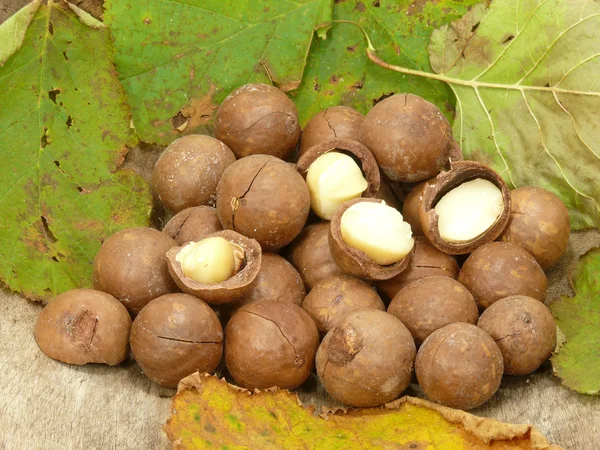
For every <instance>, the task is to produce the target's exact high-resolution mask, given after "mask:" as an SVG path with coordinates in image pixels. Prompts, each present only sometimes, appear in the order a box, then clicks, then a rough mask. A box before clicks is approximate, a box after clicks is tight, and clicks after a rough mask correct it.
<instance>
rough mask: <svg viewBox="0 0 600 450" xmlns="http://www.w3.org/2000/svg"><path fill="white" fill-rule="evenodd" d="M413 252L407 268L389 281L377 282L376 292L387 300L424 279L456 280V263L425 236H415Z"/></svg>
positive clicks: (454, 259) (457, 268) (452, 257)
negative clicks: (414, 282) (442, 278)
mask: <svg viewBox="0 0 600 450" xmlns="http://www.w3.org/2000/svg"><path fill="white" fill-rule="evenodd" d="M414 239H415V251H414V253H413V255H412V258H411V259H410V262H409V263H408V267H407V268H406V269H405V270H403V271H402V272H400V273H399V274H398V275H396V276H395V277H393V278H390V279H389V280H382V281H378V282H377V290H378V291H379V292H380V293H381V294H383V297H384V298H386V299H387V300H391V299H393V298H394V296H395V295H396V294H397V293H398V292H399V291H400V289H402V288H403V287H405V286H407V285H408V284H410V283H412V282H413V281H416V280H420V279H423V278H426V277H433V276H444V277H450V278H453V279H456V278H458V271H459V267H458V262H457V261H456V258H455V257H454V256H452V255H448V254H446V253H442V252H441V251H439V250H438V249H437V248H435V247H434V246H433V245H431V243H430V242H429V241H428V240H427V238H426V237H425V236H415V238H414Z"/></svg>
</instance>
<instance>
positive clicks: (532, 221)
mask: <svg viewBox="0 0 600 450" xmlns="http://www.w3.org/2000/svg"><path fill="white" fill-rule="evenodd" d="M510 199H511V201H512V207H511V213H510V219H509V221H508V225H506V228H504V231H503V232H502V234H501V235H500V240H502V241H505V242H512V243H513V244H518V245H520V246H521V247H523V248H524V249H525V250H527V251H528V252H529V253H531V255H532V256H533V257H534V258H535V260H536V261H537V262H538V264H539V265H540V266H541V267H542V269H544V270H546V269H549V268H551V267H552V266H554V265H555V264H556V263H557V262H558V260H559V259H560V257H561V256H562V255H563V254H564V253H565V251H566V250H567V246H568V245H569V237H570V235H571V224H570V222H569V211H568V210H567V207H566V206H565V204H564V203H563V202H562V201H561V200H560V199H559V198H558V197H557V196H556V195H554V194H552V193H551V192H548V191H546V190H544V189H542V188H538V187H522V188H519V189H515V190H513V191H510Z"/></svg>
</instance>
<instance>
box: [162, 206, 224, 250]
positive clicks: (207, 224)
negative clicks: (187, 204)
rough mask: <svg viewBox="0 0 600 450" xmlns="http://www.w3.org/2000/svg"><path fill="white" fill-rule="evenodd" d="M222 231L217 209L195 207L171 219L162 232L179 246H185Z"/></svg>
mask: <svg viewBox="0 0 600 450" xmlns="http://www.w3.org/2000/svg"><path fill="white" fill-rule="evenodd" d="M222 229H223V227H222V226H221V222H220V221H219V216H218V215H217V209H216V208H212V207H210V206H193V207H191V208H186V209H184V210H183V211H180V212H178V213H177V214H176V215H174V216H173V217H171V220H169V221H168V222H167V223H166V224H165V226H164V228H163V229H162V232H163V233H165V234H166V235H167V236H169V237H170V238H171V239H174V240H175V242H176V243H177V245H183V244H185V243H186V242H191V241H193V242H198V241H201V240H202V239H204V238H205V237H207V236H208V235H209V234H213V233H216V232H217V231H221V230H222Z"/></svg>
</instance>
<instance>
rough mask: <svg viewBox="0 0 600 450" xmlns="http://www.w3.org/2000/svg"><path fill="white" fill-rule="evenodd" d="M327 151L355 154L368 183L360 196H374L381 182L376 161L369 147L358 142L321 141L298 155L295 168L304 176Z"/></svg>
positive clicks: (344, 140)
mask: <svg viewBox="0 0 600 450" xmlns="http://www.w3.org/2000/svg"><path fill="white" fill-rule="evenodd" d="M329 152H345V153H350V154H352V155H353V156H355V157H356V158H357V159H358V160H359V161H360V169H361V170H362V173H363V175H364V176H365V179H366V180H367V183H368V187H367V190H366V191H365V192H363V194H362V196H363V197H374V196H375V194H376V193H377V192H378V191H379V188H380V183H381V177H380V174H379V167H378V166H377V161H376V160H375V158H374V157H373V155H372V154H371V152H370V151H369V149H368V148H367V147H365V146H364V145H362V144H361V143H360V142H357V141H353V140H350V139H331V140H329V141H325V142H321V143H320V144H317V145H314V146H312V147H311V148H309V149H308V150H307V151H306V152H305V153H304V154H303V155H302V156H301V157H300V159H299V160H298V164H297V165H296V169H297V170H298V172H300V173H301V174H302V175H303V176H305V177H306V173H307V172H308V169H309V168H310V166H311V164H312V163H314V162H315V160H316V159H317V158H319V156H321V155H324V154H325V153H329Z"/></svg>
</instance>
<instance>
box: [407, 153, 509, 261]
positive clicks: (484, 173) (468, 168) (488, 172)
mask: <svg viewBox="0 0 600 450" xmlns="http://www.w3.org/2000/svg"><path fill="white" fill-rule="evenodd" d="M477 178H481V179H484V180H488V181H489V182H491V183H493V184H494V185H495V186H496V187H497V188H498V189H500V191H502V200H503V202H504V208H503V210H502V213H501V214H500V216H499V217H498V218H497V219H496V221H495V222H494V223H493V224H492V225H491V226H490V227H489V228H488V229H487V230H486V231H485V232H484V233H483V234H481V235H480V236H477V237H476V238H475V239H472V240H470V241H467V242H459V243H453V242H448V241H446V240H445V239H444V238H443V237H442V236H441V235H440V232H439V230H438V215H437V213H436V212H435V210H434V207H435V205H436V204H437V202H438V201H439V200H440V199H441V198H442V197H443V196H444V195H446V194H447V193H448V192H450V191H451V190H452V189H454V188H456V187H458V186H460V185H461V184H462V183H464V182H466V181H471V180H474V179H477ZM510 208H511V201H510V192H509V190H508V186H506V183H505V182H504V180H503V179H502V178H501V177H500V175H498V174H497V173H496V172H495V171H493V170H492V169H491V168H489V167H488V166H486V165H485V164H482V163H479V162H475V161H456V162H453V163H452V166H451V168H450V170H448V171H446V172H441V173H440V174H439V175H438V176H437V177H436V178H435V180H434V181H433V182H432V183H429V182H428V183H426V184H425V186H424V187H423V194H422V198H421V202H420V204H419V218H420V221H421V226H422V228H423V233H424V234H425V236H427V239H429V241H430V242H431V243H432V244H433V245H434V246H435V247H437V248H438V249H439V250H441V251H442V252H444V253H448V254H449V255H464V254H466V253H471V252H472V251H473V250H475V249H476V248H478V247H480V246H482V245H483V244H486V243H488V242H492V241H493V240H495V239H496V238H497V237H498V236H499V235H500V233H502V230H504V227H505V226H506V224H507V223H508V219H509V216H510Z"/></svg>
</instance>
